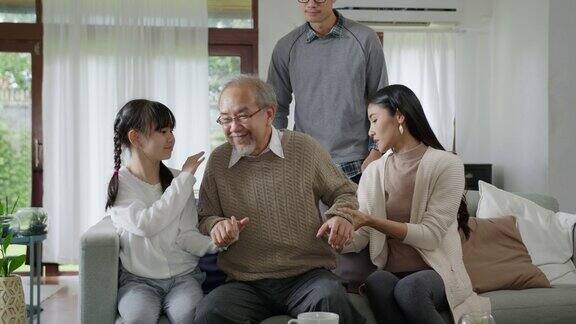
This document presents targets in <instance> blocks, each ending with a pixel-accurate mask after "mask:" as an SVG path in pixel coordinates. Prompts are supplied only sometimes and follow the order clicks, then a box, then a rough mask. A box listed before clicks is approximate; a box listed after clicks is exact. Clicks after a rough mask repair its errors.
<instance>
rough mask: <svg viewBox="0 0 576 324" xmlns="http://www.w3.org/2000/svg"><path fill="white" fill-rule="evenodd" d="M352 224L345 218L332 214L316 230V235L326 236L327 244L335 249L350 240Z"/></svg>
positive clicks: (340, 247)
mask: <svg viewBox="0 0 576 324" xmlns="http://www.w3.org/2000/svg"><path fill="white" fill-rule="evenodd" d="M353 234H354V226H353V225H352V223H350V222H349V221H348V220H347V219H345V218H343V217H340V216H333V217H331V218H330V219H329V220H327V221H326V222H325V223H324V224H323V225H322V226H321V227H320V229H319V230H318V233H317V234H316V237H318V238H320V237H323V236H326V235H327V236H328V244H330V246H331V247H332V248H333V249H335V250H336V251H341V250H342V248H343V247H344V246H346V245H348V244H350V243H351V242H352V235H353Z"/></svg>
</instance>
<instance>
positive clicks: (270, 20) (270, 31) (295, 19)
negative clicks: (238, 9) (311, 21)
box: [258, 0, 304, 79]
mask: <svg viewBox="0 0 576 324" xmlns="http://www.w3.org/2000/svg"><path fill="white" fill-rule="evenodd" d="M303 23H304V19H303V17H302V14H300V11H299V9H298V2H297V1H286V0H259V2H258V27H259V30H258V45H259V50H258V61H259V62H258V73H259V74H260V77H261V78H264V79H266V76H267V75H268V65H269V64H270V57H272V50H274V45H276V42H277V41H278V40H279V39H280V38H282V36H284V35H286V34H287V33H289V32H290V31H291V30H292V29H294V28H296V27H298V26H299V25H301V24H303Z"/></svg>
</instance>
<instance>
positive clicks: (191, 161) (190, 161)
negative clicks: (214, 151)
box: [182, 152, 204, 174]
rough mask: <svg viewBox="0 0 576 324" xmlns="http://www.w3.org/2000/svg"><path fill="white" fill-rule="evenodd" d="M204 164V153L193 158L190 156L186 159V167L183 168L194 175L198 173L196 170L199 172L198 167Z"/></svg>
mask: <svg viewBox="0 0 576 324" xmlns="http://www.w3.org/2000/svg"><path fill="white" fill-rule="evenodd" d="M202 162H204V152H200V153H197V154H194V155H192V156H189V157H188V158H187V159H186V162H184V165H183V166H182V171H186V172H190V173H192V174H194V173H196V170H198V166H199V165H200V164H202Z"/></svg>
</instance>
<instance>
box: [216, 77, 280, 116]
mask: <svg viewBox="0 0 576 324" xmlns="http://www.w3.org/2000/svg"><path fill="white" fill-rule="evenodd" d="M240 86H247V87H249V88H250V89H251V90H252V95H253V96H254V98H255V101H256V104H257V105H258V107H261V108H262V107H274V108H276V107H277V106H278V102H277V101H276V93H275V92H274V88H272V86H271V85H269V84H268V83H266V82H264V81H262V80H260V78H259V77H257V76H255V75H251V74H241V75H238V76H235V77H232V78H231V79H229V80H228V82H226V83H225V84H224V87H223V88H222V91H221V92H220V98H221V97H222V94H223V93H224V91H226V89H228V88H231V87H240ZM218 103H220V100H218Z"/></svg>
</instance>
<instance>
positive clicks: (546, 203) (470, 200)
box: [466, 190, 560, 217]
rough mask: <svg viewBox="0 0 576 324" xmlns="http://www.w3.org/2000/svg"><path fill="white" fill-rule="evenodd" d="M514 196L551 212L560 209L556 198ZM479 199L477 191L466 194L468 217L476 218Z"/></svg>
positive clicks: (527, 195) (530, 194)
mask: <svg viewBox="0 0 576 324" xmlns="http://www.w3.org/2000/svg"><path fill="white" fill-rule="evenodd" d="M514 194H515V195H518V196H520V197H523V198H526V199H528V200H530V201H533V202H535V203H536V204H538V205H539V206H541V207H543V208H546V209H548V210H551V211H553V212H557V211H558V210H559V208H560V206H559V205H558V200H556V198H554V197H550V196H546V195H541V194H534V193H518V192H515V193H514ZM479 199H480V193H479V192H478V191H476V190H469V191H468V192H466V204H467V205H468V213H470V216H473V217H476V210H477V209H478V200H479Z"/></svg>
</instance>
